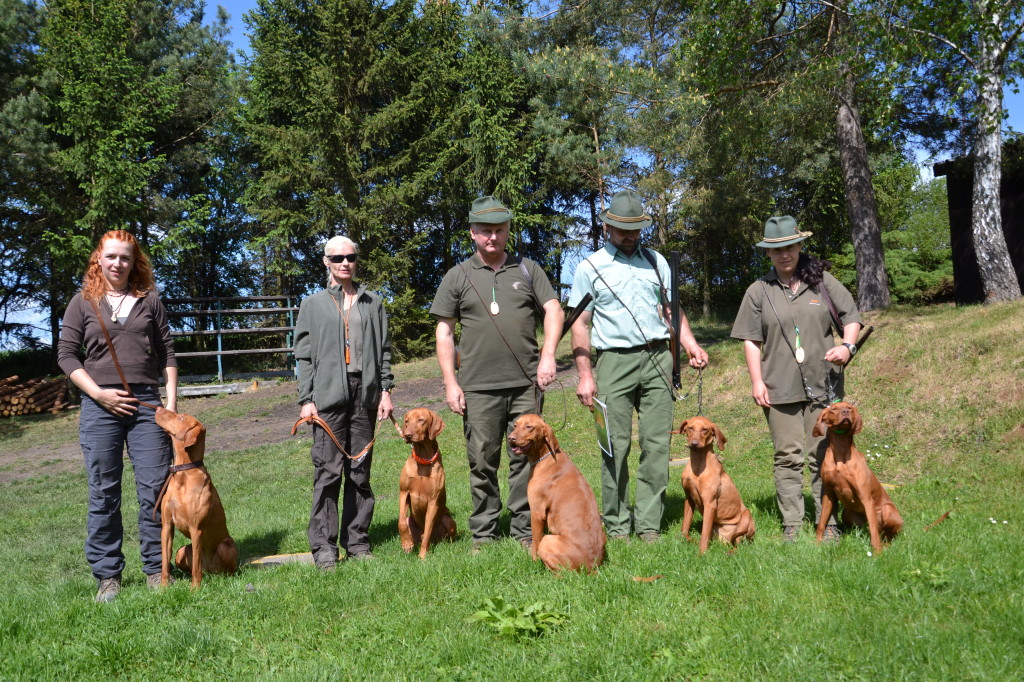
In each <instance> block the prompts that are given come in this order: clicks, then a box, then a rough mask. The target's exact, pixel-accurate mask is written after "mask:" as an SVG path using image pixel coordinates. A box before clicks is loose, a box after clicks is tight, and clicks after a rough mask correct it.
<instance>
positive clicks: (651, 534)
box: [640, 530, 661, 544]
mask: <svg viewBox="0 0 1024 682" xmlns="http://www.w3.org/2000/svg"><path fill="white" fill-rule="evenodd" d="M640 539H641V540H643V541H644V542H646V543H647V544H652V543H654V542H657V541H658V540H660V539H661V533H659V532H657V531H654V530H651V531H648V532H646V533H640Z"/></svg>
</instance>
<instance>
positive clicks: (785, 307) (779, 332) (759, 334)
mask: <svg viewBox="0 0 1024 682" xmlns="http://www.w3.org/2000/svg"><path fill="white" fill-rule="evenodd" d="M823 277H824V279H823V280H822V285H824V286H825V288H826V289H827V290H828V294H829V297H830V298H831V299H832V303H833V305H835V307H836V312H838V313H839V320H840V322H842V325H843V326H844V327H845V326H846V325H848V324H850V323H852V322H860V321H861V318H860V312H858V310H857V304H856V303H855V302H854V300H853V296H851V295H850V292H849V291H847V290H846V287H844V286H843V285H842V284H840V283H839V280H837V279H836V278H835V277H833V276H832V275H830V274H829V273H828V272H826V273H824V275H823ZM766 296H770V297H771V298H770V301H771V303H772V304H774V306H775V311H776V312H778V316H777V317H776V314H775V312H773V311H772V306H771V305H769V299H768V298H766ZM797 327H799V328H800V345H801V346H802V347H803V349H804V354H805V359H804V362H803V375H804V377H805V378H806V379H807V385H808V386H810V388H811V390H812V391H813V392H814V394H815V395H816V396H819V395H824V394H825V390H826V387H825V381H826V378H828V380H829V381H830V382H832V383H833V384H835V392H836V397H837V398H838V397H841V396H842V394H843V387H842V385H841V383H838V384H837V383H836V382H837V381H838V375H839V371H838V369H837V368H836V367H835V365H833V364H832V363H830V362H826V361H825V359H824V358H825V353H826V352H828V349H829V348H832V347H833V346H835V345H836V341H835V339H834V337H833V334H832V326H831V320H830V315H829V310H828V305H827V304H826V303H825V301H824V300H823V299H822V297H821V296H820V295H819V294H818V292H817V291H815V290H813V289H810V288H809V287H808V286H807V285H806V284H804V283H802V282H801V283H800V287H799V288H798V289H797V291H796V293H795V294H794V293H792V292H790V290H789V287H786V286H783V284H782V282H780V281H779V278H778V276H777V275H776V273H775V270H774V269H773V270H772V271H771V272H770V273H768V274H767V275H765V276H764V277H762V278H761V279H759V280H758V281H756V282H754V283H753V284H751V285H750V286H749V287H748V288H747V293H746V294H744V296H743V302H742V303H740V309H739V312H738V313H736V321H735V322H734V323H733V325H732V334H731V336H732V338H734V339H743V340H746V341H758V342H760V343H761V344H762V345H761V376H762V378H763V379H764V383H765V386H767V387H768V397H769V399H771V401H772V404H773V405H782V404H785V403H797V402H803V401H805V400H807V399H808V397H807V393H806V392H805V391H804V387H803V385H801V378H800V367H798V366H797V362H796V358H795V357H794V355H793V349H794V348H796V328H797ZM787 339H788V340H789V343H786V340H787Z"/></svg>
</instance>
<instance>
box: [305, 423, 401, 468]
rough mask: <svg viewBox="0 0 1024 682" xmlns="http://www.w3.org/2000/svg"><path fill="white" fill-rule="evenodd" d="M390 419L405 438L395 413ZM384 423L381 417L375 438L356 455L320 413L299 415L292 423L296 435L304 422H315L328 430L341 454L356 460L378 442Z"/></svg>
mask: <svg viewBox="0 0 1024 682" xmlns="http://www.w3.org/2000/svg"><path fill="white" fill-rule="evenodd" d="M388 419H390V420H391V423H392V424H394V425H395V431H397V432H398V435H399V436H402V438H405V436H403V435H402V429H400V428H398V422H396V421H395V415H394V414H391V415H389V416H388ZM383 423H384V420H383V419H381V420H380V421H378V422H377V428H376V429H374V432H373V438H372V439H371V440H370V442H369V443H367V444H366V446H365V447H364V448H363V449H362V450H360V451H359V454H358V455H354V456H353V455H350V454H349V453H348V450H346V449H345V446H344V445H342V444H341V442H340V441H339V440H338V437H337V436H335V435H334V431H332V430H331V427H330V425H328V423H327V422H325V421H324V420H323V419H321V418H320V415H318V414H311V415H309V416H307V417H299V419H298V421H296V422H295V424H293V425H292V435H293V436H294V435H295V433H296V430H297V429H298V428H299V426H300V425H302V424H313V425H315V426H319V427H320V428H321V429H323V430H324V431H325V432H327V436H328V438H330V439H331V441H332V442H333V443H334V445H335V447H337V448H338V451H339V452H341V454H343V455H345V456H346V457H348V458H349V459H352V460H356V459H362V458H363V456H364V455H365V454H366V453H367V452H369V451H370V448H372V447H373V444H374V443H376V442H377V434H378V432H379V431H380V425H381V424H383Z"/></svg>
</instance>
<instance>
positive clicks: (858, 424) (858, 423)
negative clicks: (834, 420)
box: [853, 407, 864, 433]
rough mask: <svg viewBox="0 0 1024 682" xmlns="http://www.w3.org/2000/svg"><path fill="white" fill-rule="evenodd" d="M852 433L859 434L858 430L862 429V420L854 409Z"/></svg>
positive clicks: (858, 412)
mask: <svg viewBox="0 0 1024 682" xmlns="http://www.w3.org/2000/svg"><path fill="white" fill-rule="evenodd" d="M853 417H854V419H853V432H854V433H860V430H861V429H863V428H864V420H863V419H861V418H860V410H858V409H857V408H856V407H855V408H853Z"/></svg>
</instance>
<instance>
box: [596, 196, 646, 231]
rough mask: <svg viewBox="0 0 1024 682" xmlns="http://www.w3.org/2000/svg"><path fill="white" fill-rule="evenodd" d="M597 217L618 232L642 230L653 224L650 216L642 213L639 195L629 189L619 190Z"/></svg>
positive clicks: (642, 208) (642, 207)
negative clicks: (615, 228) (618, 230)
mask: <svg viewBox="0 0 1024 682" xmlns="http://www.w3.org/2000/svg"><path fill="white" fill-rule="evenodd" d="M598 217H599V218H600V219H601V221H602V222H604V223H605V224H607V225H611V226H612V227H617V228H619V229H620V230H642V229H644V228H645V227H650V226H651V223H652V222H653V221H652V220H651V216H649V215H647V214H646V213H644V206H643V204H642V203H640V195H639V194H637V193H636V192H634V191H633V190H631V189H623V190H619V191H618V192H616V193H615V194H614V195H612V203H611V204H610V205H609V206H608V208H606V209H605V210H603V211H601V213H600V214H599V215H598Z"/></svg>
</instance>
